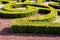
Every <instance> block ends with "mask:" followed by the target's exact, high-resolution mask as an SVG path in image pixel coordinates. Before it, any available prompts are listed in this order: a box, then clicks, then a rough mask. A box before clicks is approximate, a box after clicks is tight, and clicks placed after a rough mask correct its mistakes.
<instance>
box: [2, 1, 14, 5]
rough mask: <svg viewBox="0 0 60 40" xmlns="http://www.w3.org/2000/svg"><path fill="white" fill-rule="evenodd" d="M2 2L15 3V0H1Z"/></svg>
mask: <svg viewBox="0 0 60 40" xmlns="http://www.w3.org/2000/svg"><path fill="white" fill-rule="evenodd" d="M1 2H2V3H3V4H6V3H13V2H14V1H13V0H1Z"/></svg>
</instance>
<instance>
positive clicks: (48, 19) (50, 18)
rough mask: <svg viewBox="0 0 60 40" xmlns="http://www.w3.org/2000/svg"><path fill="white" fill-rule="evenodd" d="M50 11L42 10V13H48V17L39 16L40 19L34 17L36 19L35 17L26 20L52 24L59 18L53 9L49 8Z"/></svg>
mask: <svg viewBox="0 0 60 40" xmlns="http://www.w3.org/2000/svg"><path fill="white" fill-rule="evenodd" d="M49 9H50V10H47V9H45V8H41V9H40V11H41V10H43V11H41V12H43V13H44V12H47V11H48V14H46V15H42V16H38V17H34V18H33V17H32V18H26V19H27V20H32V21H42V22H52V21H53V20H55V19H56V18H57V15H58V13H57V11H56V10H55V9H54V8H52V7H49Z"/></svg>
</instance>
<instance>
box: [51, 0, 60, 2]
mask: <svg viewBox="0 0 60 40" xmlns="http://www.w3.org/2000/svg"><path fill="white" fill-rule="evenodd" d="M52 1H55V2H60V0H52Z"/></svg>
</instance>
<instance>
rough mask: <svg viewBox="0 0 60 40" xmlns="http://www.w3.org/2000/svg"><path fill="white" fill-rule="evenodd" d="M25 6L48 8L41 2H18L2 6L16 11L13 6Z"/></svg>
mask: <svg viewBox="0 0 60 40" xmlns="http://www.w3.org/2000/svg"><path fill="white" fill-rule="evenodd" d="M26 6H35V7H42V8H49V7H48V6H45V5H42V4H30V3H28V4H26V3H20V2H18V3H16V2H15V3H8V4H5V5H4V7H3V8H4V9H5V10H8V11H17V9H16V10H14V8H19V7H26ZM18 11H20V10H18Z"/></svg>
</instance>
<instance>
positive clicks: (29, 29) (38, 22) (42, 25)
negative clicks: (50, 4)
mask: <svg viewBox="0 0 60 40" xmlns="http://www.w3.org/2000/svg"><path fill="white" fill-rule="evenodd" d="M50 9H51V10H52V12H51V13H50V14H47V15H48V16H47V15H45V16H41V18H40V17H37V18H33V17H32V18H20V19H15V20H14V21H13V22H12V23H11V29H12V30H11V31H12V32H14V33H18V32H22V33H48V34H50V33H52V34H53V33H58V34H59V33H60V31H59V30H60V29H59V28H60V23H53V22H51V21H49V20H50V19H56V17H57V11H56V10H55V9H53V8H50ZM54 13H56V14H54ZM53 14H54V15H53ZM51 17H52V18H51ZM48 19H49V20H48Z"/></svg>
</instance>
